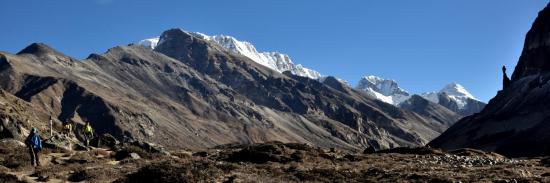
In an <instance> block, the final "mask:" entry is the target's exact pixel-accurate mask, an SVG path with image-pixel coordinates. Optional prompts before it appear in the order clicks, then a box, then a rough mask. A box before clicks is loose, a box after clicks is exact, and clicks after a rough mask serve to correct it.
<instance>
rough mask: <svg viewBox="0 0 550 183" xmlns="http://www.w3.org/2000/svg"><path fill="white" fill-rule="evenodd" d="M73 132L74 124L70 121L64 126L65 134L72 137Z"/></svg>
mask: <svg viewBox="0 0 550 183" xmlns="http://www.w3.org/2000/svg"><path fill="white" fill-rule="evenodd" d="M72 131H73V122H72V121H71V120H69V121H67V122H66V123H65V125H63V133H64V134H67V136H69V137H70V136H71V132H72Z"/></svg>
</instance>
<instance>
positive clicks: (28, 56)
mask: <svg viewBox="0 0 550 183" xmlns="http://www.w3.org/2000/svg"><path fill="white" fill-rule="evenodd" d="M225 43H227V44H225ZM229 43H231V44H232V43H236V42H235V39H234V38H230V37H227V36H226V37H220V36H205V35H203V34H198V33H191V32H188V31H184V30H181V29H170V30H167V31H165V32H163V33H162V34H161V36H160V37H159V38H158V41H157V39H148V40H144V41H142V42H141V45H140V44H130V45H128V46H117V47H114V48H111V49H109V50H107V52H105V53H103V54H95V53H94V54H90V55H89V56H88V58H86V59H84V60H78V59H75V58H72V57H69V56H67V55H64V54H63V53H60V52H59V51H56V50H55V49H53V48H51V47H49V46H47V45H45V44H42V43H34V44H31V45H29V46H28V47H26V48H24V49H23V50H21V51H20V52H19V53H17V54H10V53H6V52H0V76H1V77H0V88H1V89H2V90H5V91H6V92H7V93H10V94H12V95H14V96H16V97H18V98H21V99H22V100H24V101H26V102H28V103H30V105H33V107H32V109H34V110H36V111H34V112H35V113H37V114H38V113H40V114H50V115H52V116H53V118H54V119H55V121H56V122H57V123H60V122H64V121H67V120H69V119H77V120H76V121H77V122H79V123H82V122H83V121H89V122H90V123H91V124H92V125H93V126H94V127H95V128H96V131H97V132H98V133H100V134H101V133H109V134H112V135H113V136H115V137H116V138H119V139H134V140H144V141H148V142H153V143H157V144H160V145H163V146H166V147H168V148H182V147H184V148H191V149H201V148H206V147H212V146H216V145H221V144H228V143H257V142H267V141H275V140H276V141H282V142H300V143H308V144H313V145H316V146H321V147H340V148H345V149H362V148H364V147H373V148H376V149H384V148H391V147H398V146H418V145H424V144H426V143H428V142H429V141H430V140H432V139H433V138H435V137H437V136H438V135H439V134H440V133H442V132H443V131H444V130H445V129H447V128H448V127H449V126H450V125H451V124H452V123H454V121H456V120H457V119H458V118H459V117H460V116H457V115H455V114H453V113H452V111H450V110H447V109H446V108H444V107H441V106H440V105H439V104H436V103H433V102H429V101H427V100H424V99H422V98H421V100H415V101H413V104H414V105H408V106H407V108H405V107H399V106H395V105H391V104H388V103H385V102H383V101H380V100H378V99H376V98H373V97H372V96H370V95H368V94H366V93H364V92H362V91H359V90H357V89H355V88H353V87H350V86H349V85H348V84H346V83H345V82H343V81H342V80H340V79H338V78H335V77H331V76H323V77H317V76H320V74H312V73H316V72H307V71H308V70H307V69H305V68H303V67H301V66H299V65H294V64H293V63H292V62H291V60H290V59H289V57H288V56H285V55H284V54H278V53H261V54H259V55H264V56H266V57H256V59H257V58H269V59H267V60H264V61H268V62H260V61H258V60H254V59H253V58H250V57H252V56H250V55H248V56H247V55H244V54H241V53H240V52H236V51H235V50H241V49H243V48H246V49H248V50H249V51H250V50H252V51H253V50H255V48H254V47H253V46H252V45H251V44H242V45H241V46H243V47H237V46H230V45H231V44H229ZM143 45H145V46H143ZM267 56H271V57H267ZM275 58H277V59H275ZM279 58H281V59H279ZM273 63H275V65H272V64H273ZM273 66H277V68H276V69H274V68H273ZM286 69H289V70H286ZM298 71H299V72H298ZM300 72H305V73H308V74H306V75H300ZM304 76H306V77H304ZM416 103H418V104H416ZM34 112H33V113H34ZM79 119H82V120H79ZM41 120H44V121H47V120H48V119H41Z"/></svg>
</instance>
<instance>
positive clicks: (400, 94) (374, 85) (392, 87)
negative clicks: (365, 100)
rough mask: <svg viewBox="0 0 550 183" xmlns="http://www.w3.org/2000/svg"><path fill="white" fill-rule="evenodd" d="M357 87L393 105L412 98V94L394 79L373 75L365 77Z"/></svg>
mask: <svg viewBox="0 0 550 183" xmlns="http://www.w3.org/2000/svg"><path fill="white" fill-rule="evenodd" d="M356 89H358V90H361V91H365V92H366V93H367V94H369V95H371V96H373V97H375V98H377V99H379V100H382V101H384V102H386V103H389V104H393V105H398V104H400V103H401V102H403V101H405V100H407V99H409V98H410V94H409V93H408V92H407V91H405V90H404V89H402V88H400V87H399V85H398V84H397V82H395V81H394V80H391V79H384V78H380V77H378V76H373V75H370V76H365V77H363V78H362V79H361V80H360V81H359V84H358V85H357V87H356Z"/></svg>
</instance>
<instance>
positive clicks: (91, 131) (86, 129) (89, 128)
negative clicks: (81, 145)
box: [82, 122, 94, 146]
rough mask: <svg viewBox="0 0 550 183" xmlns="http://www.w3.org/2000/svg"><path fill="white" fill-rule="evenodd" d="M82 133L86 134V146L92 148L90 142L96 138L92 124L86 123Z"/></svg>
mask: <svg viewBox="0 0 550 183" xmlns="http://www.w3.org/2000/svg"><path fill="white" fill-rule="evenodd" d="M82 131H83V132H84V141H86V146H90V140H91V139H92V138H93V137H94V129H93V128H92V125H91V124H90V122H86V125H84V129H83V130H82Z"/></svg>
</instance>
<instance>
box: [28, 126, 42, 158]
mask: <svg viewBox="0 0 550 183" xmlns="http://www.w3.org/2000/svg"><path fill="white" fill-rule="evenodd" d="M25 144H26V145H27V147H28V148H29V154H30V156H31V165H32V166H40V157H39V156H38V154H39V152H40V151H41V150H42V140H41V139H40V135H38V130H36V128H34V127H33V128H32V130H31V133H30V134H29V136H28V137H27V139H26V140H25Z"/></svg>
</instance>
